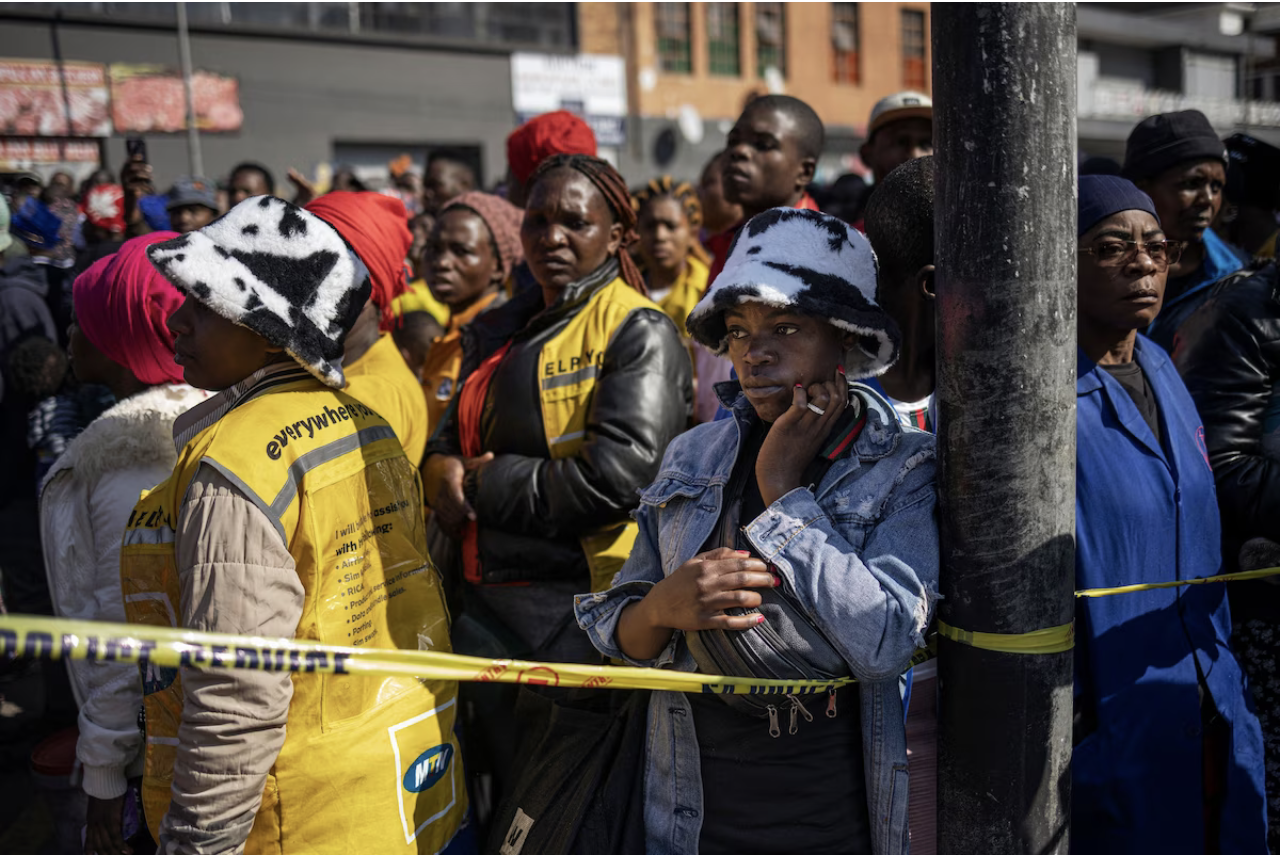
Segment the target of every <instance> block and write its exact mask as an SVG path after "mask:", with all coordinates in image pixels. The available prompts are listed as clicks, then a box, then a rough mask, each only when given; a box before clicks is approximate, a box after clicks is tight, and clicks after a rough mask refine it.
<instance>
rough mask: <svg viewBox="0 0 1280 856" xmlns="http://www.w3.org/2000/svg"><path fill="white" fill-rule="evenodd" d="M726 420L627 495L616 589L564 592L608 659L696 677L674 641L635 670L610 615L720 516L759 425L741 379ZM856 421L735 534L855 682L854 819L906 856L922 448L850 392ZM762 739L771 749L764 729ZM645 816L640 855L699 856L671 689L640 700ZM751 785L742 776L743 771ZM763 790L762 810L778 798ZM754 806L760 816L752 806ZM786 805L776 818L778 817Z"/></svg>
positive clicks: (676, 450) (927, 469) (925, 599)
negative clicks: (903, 692)
mask: <svg viewBox="0 0 1280 856" xmlns="http://www.w3.org/2000/svg"><path fill="white" fill-rule="evenodd" d="M716 390H717V393H719V394H720V397H721V401H723V402H724V403H725V406H726V407H729V408H730V410H731V413H732V415H733V419H732V420H723V421H719V422H708V423H705V424H703V425H699V426H697V427H696V428H693V429H691V430H689V431H686V432H685V433H684V434H681V435H680V436H679V437H677V438H676V439H674V440H672V441H671V445H670V446H668V447H667V452H666V455H665V456H664V457H663V460H662V468H661V470H660V471H659V472H658V477H657V479H655V480H654V482H653V484H651V485H649V486H648V487H647V488H645V489H644V490H643V491H642V492H641V494H640V508H639V509H638V510H637V511H636V515H635V516H636V519H637V520H638V521H639V523H640V534H639V536H638V537H637V538H636V542H635V546H634V547H633V548H632V551H631V556H630V558H628V559H627V563H626V564H625V565H623V566H622V570H621V571H619V572H618V574H617V576H615V577H614V579H613V588H611V589H609V590H608V591H604V592H600V593H598V594H594V595H593V594H584V595H579V596H578V597H577V598H575V609H576V612H577V616H578V624H579V626H580V627H582V629H583V630H585V631H586V632H587V634H588V635H589V636H590V637H591V641H592V643H593V644H594V645H595V646H596V648H597V649H599V650H600V651H601V652H603V653H604V654H606V655H608V656H610V657H616V658H618V659H622V660H626V661H627V662H629V663H631V664H633V665H637V666H656V667H664V668H674V669H678V670H681V671H686V672H696V671H697V670H698V667H697V663H696V662H695V661H694V659H693V656H692V655H691V654H690V653H689V648H688V645H687V643H686V642H685V640H684V634H683V633H681V632H678V631H677V632H676V633H675V634H674V635H673V636H672V638H671V642H670V644H669V645H668V646H667V648H666V650H665V651H663V652H662V653H661V654H660V655H659V656H658V657H657V659H655V660H650V661H637V660H632V659H631V658H629V657H627V656H626V654H625V653H623V651H622V648H621V646H620V645H619V643H618V639H617V629H618V619H619V617H620V616H621V614H622V610H623V609H624V608H626V607H627V606H629V605H631V604H632V603H635V602H636V601H639V600H640V599H642V598H643V597H644V596H645V595H646V594H648V592H649V590H650V589H652V588H653V586H654V585H655V584H656V583H657V582H659V581H660V580H662V579H663V577H665V576H667V575H669V574H671V573H673V572H674V571H675V570H676V569H677V568H679V567H680V566H681V565H682V564H683V563H684V562H685V561H686V560H688V559H691V558H693V556H695V555H697V554H698V553H699V552H701V551H702V548H703V545H704V544H705V543H706V541H707V538H709V537H710V535H711V533H712V530H713V529H714V528H715V526H716V524H717V523H718V522H719V520H720V512H721V509H722V503H723V500H724V490H725V487H726V485H727V484H728V483H729V478H730V476H731V474H732V472H733V465H734V462H735V461H736V460H737V457H738V450H739V449H740V448H741V443H742V439H743V438H744V437H745V436H746V434H747V432H748V431H749V430H750V428H751V425H752V423H753V422H754V421H755V419H756V415H755V411H754V410H753V409H752V407H751V404H750V403H749V402H748V401H747V397H746V396H745V395H742V394H741V387H740V386H739V385H738V383H737V382H736V381H735V382H730V383H722V384H717V386H716ZM859 394H860V395H862V396H863V398H864V401H865V402H866V403H867V405H868V413H867V424H866V427H865V428H864V429H863V431H862V433H861V434H860V435H859V436H858V438H857V439H856V440H855V441H854V446H853V453H852V454H851V455H849V456H848V457H843V458H840V459H839V460H837V461H836V462H835V463H834V464H833V465H832V466H831V468H830V470H828V471H827V474H826V475H825V476H823V478H822V480H821V482H819V484H817V485H816V486H815V489H814V490H813V491H811V490H810V489H809V488H803V487H799V488H796V489H795V490H793V491H791V492H790V493H788V494H787V495H786V496H783V497H781V498H779V499H778V500H776V501H775V502H774V503H773V504H771V505H770V506H769V507H768V508H767V509H765V511H764V513H763V514H761V515H760V516H759V517H757V518H756V519H755V520H753V521H751V522H750V523H747V524H746V525H745V527H744V529H743V532H744V534H745V535H746V537H747V539H748V540H749V541H750V542H751V544H752V546H753V547H755V549H756V551H757V552H758V554H759V555H760V556H761V557H762V558H763V559H764V560H766V561H768V562H771V563H773V566H774V567H775V568H776V570H777V572H778V574H779V575H780V576H781V577H782V579H783V585H784V586H786V590H787V591H788V593H789V594H791V595H792V596H793V597H794V598H795V599H796V601H797V602H798V603H799V604H800V605H801V606H802V607H803V608H804V610H805V611H806V613H807V614H808V616H809V618H810V620H811V621H812V622H813V624H814V625H815V626H817V627H819V628H821V629H822V631H823V633H824V634H825V635H826V637H827V638H828V639H829V640H830V641H831V643H832V644H833V645H834V646H835V647H836V649H837V650H839V651H840V653H841V655H842V656H843V657H844V659H845V661H846V662H847V663H848V664H849V666H850V668H851V670H852V671H853V674H854V676H855V677H857V679H858V680H859V682H860V683H859V685H858V689H859V692H858V696H859V700H860V702H861V705H862V751H863V758H864V763H865V771H866V787H867V807H866V809H867V812H868V815H869V818H868V819H869V822H870V824H871V842H872V848H873V850H874V852H876V853H907V852H908V840H907V794H908V789H907V782H908V777H907V745H906V727H905V726H904V724H903V703H902V697H901V696H900V694H899V684H898V677H899V675H901V674H902V672H903V670H904V669H905V668H906V667H907V665H908V664H909V662H910V659H911V656H912V654H913V653H915V651H916V650H917V649H918V648H920V647H922V646H923V645H924V644H925V639H924V631H925V628H926V627H928V625H929V621H930V617H931V616H932V613H933V607H934V605H935V604H936V602H937V599H938V588H937V585H938V561H939V560H938V528H937V519H936V516H935V512H936V506H937V484H936V477H937V470H936V461H935V457H934V438H933V436H932V435H929V434H925V433H923V432H921V431H915V430H911V429H907V428H903V427H902V426H901V425H899V424H898V419H897V414H895V413H894V412H893V409H892V408H891V407H890V406H889V404H888V402H885V401H883V400H880V399H879V397H878V396H876V395H874V394H873V393H871V392H870V390H867V389H866V387H862V388H861V389H860V390H859ZM760 736H761V739H762V740H771V739H773V738H771V737H769V736H768V731H767V730H766V727H765V725H764V721H763V720H761V728H760ZM646 748H647V751H646V756H645V777H644V783H645V807H644V822H645V832H646V846H647V852H649V853H696V852H698V839H699V835H700V833H701V831H702V792H703V789H704V788H705V787H714V786H715V783H714V782H706V783H704V782H703V781H702V774H701V760H700V757H701V756H700V753H699V749H698V737H697V734H696V733H695V732H694V725H693V715H692V712H691V710H690V706H689V702H688V700H687V699H686V697H685V695H684V693H678V692H658V691H655V692H654V693H653V694H652V695H651V696H650V701H649V719H648V733H647V747H646ZM743 774H744V775H750V774H751V771H750V770H744V771H743ZM785 798H786V795H785V794H770V793H769V791H768V783H767V782H766V783H762V784H761V799H762V800H771V799H772V800H776V799H783V800H785ZM762 810H763V809H762ZM785 814H786V813H785V811H783V812H779V815H780V816H785Z"/></svg>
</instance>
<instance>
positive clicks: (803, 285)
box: [685, 208, 901, 379]
mask: <svg viewBox="0 0 1280 856" xmlns="http://www.w3.org/2000/svg"><path fill="white" fill-rule="evenodd" d="M876 274H877V264H876V256H875V253H874V252H873V251H872V249H871V244H870V243H869V242H868V241H867V239H866V238H865V237H863V236H862V234H861V233H860V232H858V231H857V230H856V229H852V228H850V227H849V226H848V225H846V224H845V223H843V222H842V221H840V220H837V219H836V218H835V217H830V216H828V215H826V214H822V213H819V212H817V211H808V210H804V209H796V208H771V209H769V210H768V211H765V212H763V213H760V214H757V215H756V216H755V217H752V218H751V219H750V220H748V221H747V223H746V225H744V226H743V227H742V228H741V229H739V230H738V234H737V235H736V236H734V239H733V243H732V244H731V245H730V246H729V257H728V259H727V260H726V261H725V265H724V270H722V271H721V272H720V275H719V276H718V277H716V280H715V282H713V283H712V284H711V288H709V289H708V290H707V293H706V294H705V295H704V296H703V298H702V300H700V301H698V305H697V306H695V307H694V308H693V311H692V312H690V313H689V319H688V321H686V322H685V326H686V327H687V328H688V331H689V335H690V336H692V337H693V338H694V339H695V340H696V341H698V342H699V343H701V344H702V345H703V346H705V347H707V348H708V349H710V350H711V351H712V352H714V353H716V354H723V353H724V352H725V351H726V350H727V349H728V340H727V337H728V332H727V330H726V328H725V321H724V313H725V311H726V310H728V309H731V308H732V307H734V306H738V305H740V304H743V303H750V302H757V303H765V304H768V305H769V306H776V307H780V308H791V309H792V310H793V311H795V312H797V313H799V314H802V315H810V316H814V317H817V318H822V319H823V320H825V321H828V322H830V323H831V324H833V325H834V326H836V327H838V328H840V329H841V330H848V331H849V332H851V333H854V334H855V335H856V336H857V337H858V343H857V345H856V346H855V348H854V351H853V352H852V353H850V354H849V358H848V360H847V361H846V363H845V366H846V369H845V370H846V372H847V373H848V376H849V378H850V379H854V378H860V377H875V376H877V375H881V374H884V372H885V371H886V370H887V369H888V368H889V367H890V366H891V365H893V363H894V361H895V360H897V359H898V347H899V345H900V343H901V334H900V333H899V332H898V325H897V324H895V323H894V321H893V319H892V318H890V317H889V316H888V314H886V313H885V311H884V310H883V309H881V308H880V306H879V304H877V303H876Z"/></svg>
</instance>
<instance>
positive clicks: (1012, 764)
mask: <svg viewBox="0 0 1280 856" xmlns="http://www.w3.org/2000/svg"><path fill="white" fill-rule="evenodd" d="M932 15H933V69H934V86H933V98H934V104H935V108H934V131H933V133H934V142H935V155H934V160H935V165H936V169H937V173H936V176H937V177H936V199H937V218H936V226H935V239H936V240H935V245H936V249H935V257H936V262H937V294H938V305H937V311H938V390H937V395H938V405H939V423H940V431H939V436H938V451H939V460H940V464H941V482H942V488H941V489H942V505H941V517H940V523H941V527H942V594H943V598H944V599H943V601H942V604H941V606H940V609H939V618H940V620H941V621H943V622H945V623H946V624H948V625H950V626H951V627H953V628H957V629H960V630H964V631H974V632H982V633H997V634H1021V633H1028V632H1031V631H1035V630H1041V629H1045V628H1052V627H1061V626H1062V625H1066V624H1069V623H1070V622H1071V620H1072V616H1073V614H1074V604H1073V597H1072V589H1073V583H1074V581H1075V558H1074V555H1075V554H1074V550H1075V545H1074V533H1075V429H1076V421H1075V397H1076V396H1075V372H1076V325H1075V316H1076V171H1075V151H1076V120H1075V116H1076V13H1075V6H1074V5H1073V4H1068V3H1046V4H1038V3H1008V4H1003V3H974V4H960V3H943V4H934V6H933V11H932ZM939 645H940V648H939V664H938V667H939V688H940V702H939V711H940V723H939V768H938V833H939V836H938V846H939V852H941V853H1066V852H1067V845H1068V829H1069V819H1070V812H1071V768H1070V760H1071V680H1072V670H1071V665H1072V654H1071V652H1070V651H1069V650H1068V651H1065V652H1063V653H1057V654H1026V653H1016V654H1015V653H998V652H995V651H990V650H983V649H982V648H979V647H973V646H971V645H968V644H964V643H961V642H957V641H951V640H950V639H942V640H940V643H939Z"/></svg>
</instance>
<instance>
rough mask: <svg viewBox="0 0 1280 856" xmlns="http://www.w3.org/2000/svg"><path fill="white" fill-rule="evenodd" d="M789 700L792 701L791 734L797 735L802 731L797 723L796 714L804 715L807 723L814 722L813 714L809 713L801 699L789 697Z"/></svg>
mask: <svg viewBox="0 0 1280 856" xmlns="http://www.w3.org/2000/svg"><path fill="white" fill-rule="evenodd" d="M787 698H789V699H791V729H790V733H791V734H795V733H796V732H797V731H799V730H800V727H799V723H798V722H797V721H796V714H797V713H800V714H802V715H803V716H804V721H805V722H813V714H811V713H809V711H808V710H806V709H805V706H804V705H802V704H801V703H800V699H798V698H796V697H795V696H794V695H789V696H787Z"/></svg>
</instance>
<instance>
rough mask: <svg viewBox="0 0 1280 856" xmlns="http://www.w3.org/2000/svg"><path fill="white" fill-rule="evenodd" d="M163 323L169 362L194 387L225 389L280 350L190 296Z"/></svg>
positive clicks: (254, 370)
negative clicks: (179, 368) (169, 345)
mask: <svg viewBox="0 0 1280 856" xmlns="http://www.w3.org/2000/svg"><path fill="white" fill-rule="evenodd" d="M166 323H167V324H168V325H169V329H170V330H172V331H173V335H174V339H173V351H174V357H173V361H174V362H175V363H177V364H178V365H180V366H182V377H183V379H184V380H186V382H187V383H189V384H190V385H191V386H194V387H195V388H196V389H208V390H221V389H226V388H227V387H229V386H232V385H233V384H237V383H239V382H240V381H242V380H244V379H245V378H247V377H248V376H249V375H251V374H253V373H254V372H256V371H257V370H258V369H260V368H262V367H263V366H265V365H266V364H267V362H268V361H269V360H271V359H272V358H274V357H275V356H276V355H277V354H279V353H280V349H279V348H276V347H273V346H272V345H270V344H268V343H267V340H266V339H264V338H262V337H261V336H259V335H258V334H257V333H255V332H253V331H252V330H250V329H249V328H248V327H241V326H240V325H239V324H233V323H231V322H230V321H228V320H227V319H226V318H223V317H222V316H221V315H219V314H218V313H216V312H214V311H213V310H212V309H210V308H209V307H207V306H205V305H204V304H203V303H201V302H200V301H199V300H196V299H195V298H194V297H191V296H190V295H188V296H187V299H186V300H184V301H183V302H182V305H181V306H179V307H178V308H177V309H175V310H174V311H173V314H172V315H170V316H169V320H168V321H167V322H166Z"/></svg>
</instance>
